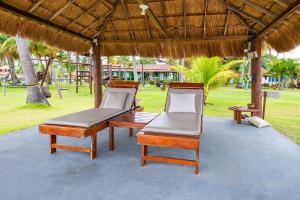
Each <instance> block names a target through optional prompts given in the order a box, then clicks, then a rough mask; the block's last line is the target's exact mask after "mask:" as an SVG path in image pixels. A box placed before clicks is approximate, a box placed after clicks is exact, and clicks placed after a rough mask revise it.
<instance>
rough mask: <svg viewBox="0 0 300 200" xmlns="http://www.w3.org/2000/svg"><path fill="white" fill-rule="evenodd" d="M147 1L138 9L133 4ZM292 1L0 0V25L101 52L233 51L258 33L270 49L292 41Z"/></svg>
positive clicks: (298, 26) (295, 11) (298, 14)
mask: <svg viewBox="0 0 300 200" xmlns="http://www.w3.org/2000/svg"><path fill="white" fill-rule="evenodd" d="M141 4H145V5H147V6H149V8H148V9H147V10H146V15H141V9H140V8H139V5H141ZM299 5H300V1H299V0H255V1H254V0H59V1H53V0H4V1H1V2H0V32H3V33H6V34H10V35H15V34H19V35H21V36H23V37H26V38H29V39H32V40H38V41H45V42H46V43H48V44H50V45H52V46H55V47H58V48H62V49H65V50H70V51H76V52H79V53H86V52H88V51H89V49H90V47H91V43H92V41H95V39H97V40H98V42H99V43H101V44H102V48H101V53H102V55H107V56H110V55H140V56H166V57H189V56H195V55H206V56H241V55H242V54H243V49H244V47H245V42H246V41H248V40H249V39H251V38H253V37H260V38H262V39H264V40H265V41H266V42H267V43H269V44H270V45H271V46H272V47H273V48H275V49H276V50H277V51H278V52H283V51H288V50H291V49H293V48H295V47H296V46H297V45H299V44H300V11H299V7H300V6H299Z"/></svg>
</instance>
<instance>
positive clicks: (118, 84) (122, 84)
mask: <svg viewBox="0 0 300 200" xmlns="http://www.w3.org/2000/svg"><path fill="white" fill-rule="evenodd" d="M139 84H140V83H139V82H134V81H110V82H109V83H108V87H110V88H135V89H138V87H139Z"/></svg>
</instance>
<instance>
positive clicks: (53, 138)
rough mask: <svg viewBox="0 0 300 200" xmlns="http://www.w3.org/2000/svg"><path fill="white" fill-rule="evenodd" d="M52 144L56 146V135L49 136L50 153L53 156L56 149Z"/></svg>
mask: <svg viewBox="0 0 300 200" xmlns="http://www.w3.org/2000/svg"><path fill="white" fill-rule="evenodd" d="M52 144H56V135H49V146H50V150H49V153H50V154H53V153H55V152H56V148H53V147H52Z"/></svg>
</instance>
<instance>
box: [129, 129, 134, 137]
mask: <svg viewBox="0 0 300 200" xmlns="http://www.w3.org/2000/svg"><path fill="white" fill-rule="evenodd" d="M132 136H133V128H129V137H132Z"/></svg>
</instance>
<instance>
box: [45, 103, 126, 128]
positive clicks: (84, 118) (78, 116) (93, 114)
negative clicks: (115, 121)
mask: <svg viewBox="0 0 300 200" xmlns="http://www.w3.org/2000/svg"><path fill="white" fill-rule="evenodd" d="M123 112H125V110H121V109H113V108H93V109H88V110H83V111H80V112H76V113H72V114H68V115H64V116H61V117H57V118H53V119H49V120H48V121H46V122H45V124H53V125H65V126H79V127H90V126H93V125H95V124H98V123H100V122H103V121H105V120H107V119H109V118H111V117H114V116H116V115H119V114H121V113H123Z"/></svg>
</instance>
